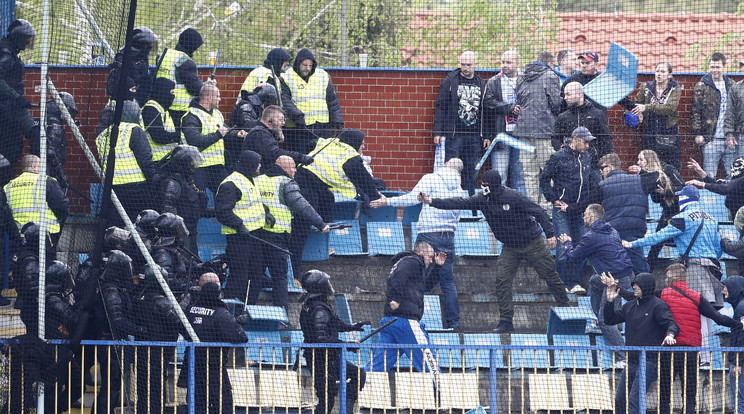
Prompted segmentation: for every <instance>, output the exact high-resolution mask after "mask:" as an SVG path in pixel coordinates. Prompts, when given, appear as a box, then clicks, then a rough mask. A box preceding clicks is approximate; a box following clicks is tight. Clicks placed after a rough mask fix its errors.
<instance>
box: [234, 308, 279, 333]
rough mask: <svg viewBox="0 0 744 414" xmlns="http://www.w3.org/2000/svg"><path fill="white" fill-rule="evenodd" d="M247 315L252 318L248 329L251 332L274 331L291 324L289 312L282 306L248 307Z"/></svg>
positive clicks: (247, 326)
mask: <svg viewBox="0 0 744 414" xmlns="http://www.w3.org/2000/svg"><path fill="white" fill-rule="evenodd" d="M245 313H247V314H248V316H249V317H250V321H249V322H248V323H247V324H246V329H247V330H251V331H261V330H264V331H274V330H277V329H279V328H280V327H281V326H283V325H284V324H288V323H289V318H288V317H287V311H286V310H285V309H284V308H283V307H281V306H265V305H248V306H246V307H245Z"/></svg>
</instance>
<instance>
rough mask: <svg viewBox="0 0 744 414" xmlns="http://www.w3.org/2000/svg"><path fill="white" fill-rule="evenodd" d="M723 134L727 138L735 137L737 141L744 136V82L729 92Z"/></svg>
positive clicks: (732, 87)
mask: <svg viewBox="0 0 744 414" xmlns="http://www.w3.org/2000/svg"><path fill="white" fill-rule="evenodd" d="M723 133H724V135H725V136H726V138H729V137H731V136H733V137H734V138H735V139H736V140H737V141H738V140H739V137H740V136H741V135H742V134H744V81H739V82H736V84H734V85H733V86H731V88H730V89H729V90H728V103H726V117H725V118H724V119H723Z"/></svg>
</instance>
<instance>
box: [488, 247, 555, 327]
mask: <svg viewBox="0 0 744 414" xmlns="http://www.w3.org/2000/svg"><path fill="white" fill-rule="evenodd" d="M522 260H526V261H527V262H528V263H529V264H530V265H531V266H532V267H533V268H534V269H535V271H536V272H537V275H538V276H540V279H542V280H544V281H545V283H547V284H548V288H549V289H550V293H552V294H553V297H554V298H555V300H556V302H558V305H557V306H568V295H567V294H566V287H565V285H564V284H563V281H561V278H560V277H558V272H557V271H556V270H555V260H553V255H552V254H550V250H549V249H548V243H547V242H546V241H545V240H544V239H543V238H542V236H539V237H536V238H535V239H534V240H532V241H531V242H530V243H529V244H528V245H526V246H524V247H519V248H517V247H509V246H506V245H504V247H503V249H502V250H501V256H499V260H498V262H497V266H498V267H497V269H496V297H497V298H498V301H499V319H501V320H502V321H509V322H511V320H512V318H513V317H514V303H513V302H512V284H513V283H514V277H515V276H516V275H517V269H519V265H520V263H522Z"/></svg>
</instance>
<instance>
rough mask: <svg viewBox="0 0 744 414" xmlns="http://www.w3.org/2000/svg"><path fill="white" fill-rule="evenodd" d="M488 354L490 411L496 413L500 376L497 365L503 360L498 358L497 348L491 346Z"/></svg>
mask: <svg viewBox="0 0 744 414" xmlns="http://www.w3.org/2000/svg"><path fill="white" fill-rule="evenodd" d="M488 352H489V356H488V360H489V363H488V366H489V367H490V368H489V369H488V385H489V393H490V395H489V402H488V403H489V404H490V406H491V407H490V410H489V411H490V412H491V413H496V412H498V408H499V405H498V394H499V393H498V391H499V388H498V383H497V382H496V379H497V377H498V372H497V371H496V367H498V366H499V365H500V364H501V361H499V360H498V359H497V356H498V355H497V354H496V349H495V348H491V349H490V350H489V351H488Z"/></svg>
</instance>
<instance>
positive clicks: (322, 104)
mask: <svg viewBox="0 0 744 414" xmlns="http://www.w3.org/2000/svg"><path fill="white" fill-rule="evenodd" d="M282 77H283V78H284V80H285V81H287V85H288V86H289V90H290V91H291V92H292V101H293V102H294V103H295V106H297V109H299V110H300V111H302V113H304V114H305V125H312V124H315V123H317V122H319V123H328V122H330V116H329V114H328V102H326V90H327V89H328V83H330V81H331V77H330V76H328V72H326V71H324V70H323V69H319V68H316V69H315V73H313V75H312V76H310V78H309V79H308V81H307V82H305V80H304V79H302V78H301V77H300V75H298V74H297V73H296V72H295V71H294V69H292V68H289V69H287V71H286V72H285V73H283V74H282Z"/></svg>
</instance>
